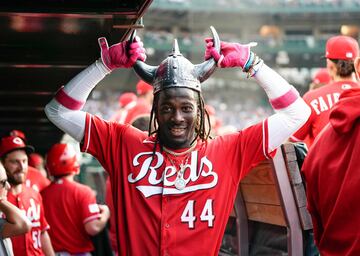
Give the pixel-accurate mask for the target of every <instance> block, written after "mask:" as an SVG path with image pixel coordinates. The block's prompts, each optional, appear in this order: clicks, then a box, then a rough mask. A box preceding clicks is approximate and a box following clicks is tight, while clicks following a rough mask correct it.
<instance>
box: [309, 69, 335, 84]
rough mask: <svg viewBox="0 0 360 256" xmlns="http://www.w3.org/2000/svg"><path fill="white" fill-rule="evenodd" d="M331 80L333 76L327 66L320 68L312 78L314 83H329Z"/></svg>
mask: <svg viewBox="0 0 360 256" xmlns="http://www.w3.org/2000/svg"><path fill="white" fill-rule="evenodd" d="M330 81H331V76H330V74H329V72H328V71H327V69H326V68H320V69H319V70H318V71H317V72H316V73H315V76H314V78H313V80H312V82H313V83H314V84H328V83H330Z"/></svg>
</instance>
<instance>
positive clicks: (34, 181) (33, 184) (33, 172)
mask: <svg viewBox="0 0 360 256" xmlns="http://www.w3.org/2000/svg"><path fill="white" fill-rule="evenodd" d="M50 183H51V182H50V180H49V179H47V178H45V177H44V176H43V175H42V174H41V173H40V171H39V170H37V169H36V168H34V167H32V166H28V172H27V175H26V181H25V185H26V186H27V187H29V188H32V189H34V190H36V191H38V192H41V191H42V190H43V189H44V188H46V187H47V186H49V185H50Z"/></svg>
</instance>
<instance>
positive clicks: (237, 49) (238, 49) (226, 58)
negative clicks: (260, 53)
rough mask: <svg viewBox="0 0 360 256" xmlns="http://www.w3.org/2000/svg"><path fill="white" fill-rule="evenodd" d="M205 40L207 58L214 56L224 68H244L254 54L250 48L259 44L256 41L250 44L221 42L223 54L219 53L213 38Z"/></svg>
mask: <svg viewBox="0 0 360 256" xmlns="http://www.w3.org/2000/svg"><path fill="white" fill-rule="evenodd" d="M205 42H206V51H205V59H206V60H207V59H209V58H211V57H213V58H214V59H215V61H216V62H217V65H218V66H219V67H222V68H230V67H241V68H244V67H245V66H246V64H247V63H248V61H249V59H250V56H251V54H252V53H251V51H250V48H251V47H253V46H256V45H257V43H255V42H251V43H249V44H238V43H228V42H221V47H220V52H221V54H219V53H218V52H217V51H216V49H215V48H214V46H213V41H212V39H211V38H206V39H205Z"/></svg>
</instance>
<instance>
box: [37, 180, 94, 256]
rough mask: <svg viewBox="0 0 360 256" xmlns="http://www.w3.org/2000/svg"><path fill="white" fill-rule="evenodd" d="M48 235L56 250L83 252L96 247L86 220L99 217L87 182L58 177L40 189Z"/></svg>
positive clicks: (92, 193)
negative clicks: (85, 225) (49, 226)
mask: <svg viewBox="0 0 360 256" xmlns="http://www.w3.org/2000/svg"><path fill="white" fill-rule="evenodd" d="M41 194H42V196H43V200H44V207H45V216H46V219H47V220H48V221H49V223H50V225H51V230H49V235H50V238H51V243H52V245H53V247H54V250H55V252H64V251H65V252H69V253H84V252H91V251H92V250H94V247H93V244H92V242H91V239H90V236H89V235H88V234H87V233H86V231H85V227H84V224H85V223H86V222H88V221H91V220H94V219H97V218H99V217H100V210H99V206H98V205H97V203H96V198H95V194H94V192H93V191H92V190H91V188H89V187H88V186H85V185H83V184H80V183H77V182H73V181H68V180H66V179H58V180H57V181H56V182H52V183H51V185H50V186H48V187H47V188H45V189H44V190H43V191H42V192H41Z"/></svg>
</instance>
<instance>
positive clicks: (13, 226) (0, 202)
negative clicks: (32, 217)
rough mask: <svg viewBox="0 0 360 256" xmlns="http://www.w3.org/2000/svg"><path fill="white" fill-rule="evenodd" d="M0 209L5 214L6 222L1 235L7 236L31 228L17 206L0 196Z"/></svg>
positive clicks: (21, 232) (18, 233)
mask: <svg viewBox="0 0 360 256" xmlns="http://www.w3.org/2000/svg"><path fill="white" fill-rule="evenodd" d="M0 211H1V212H3V213H4V214H5V216H6V222H5V223H4V226H3V228H2V231H1V237H2V238H7V237H12V236H17V235H21V234H24V233H27V232H29V231H30V229H31V222H30V221H29V219H28V218H27V217H26V216H25V214H23V213H22V212H21V211H20V209H19V208H17V207H16V206H15V205H13V204H11V203H10V202H8V201H7V200H6V197H2V198H0Z"/></svg>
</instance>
